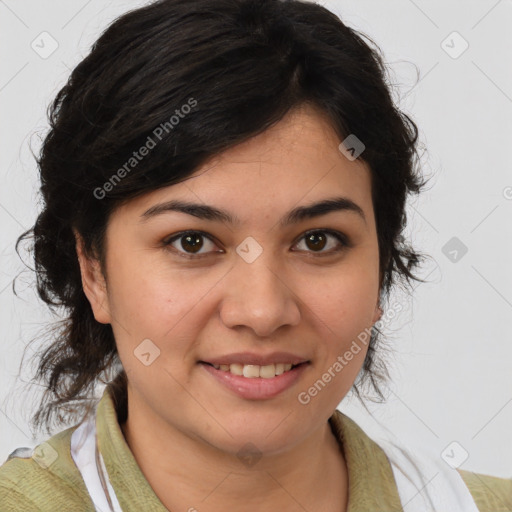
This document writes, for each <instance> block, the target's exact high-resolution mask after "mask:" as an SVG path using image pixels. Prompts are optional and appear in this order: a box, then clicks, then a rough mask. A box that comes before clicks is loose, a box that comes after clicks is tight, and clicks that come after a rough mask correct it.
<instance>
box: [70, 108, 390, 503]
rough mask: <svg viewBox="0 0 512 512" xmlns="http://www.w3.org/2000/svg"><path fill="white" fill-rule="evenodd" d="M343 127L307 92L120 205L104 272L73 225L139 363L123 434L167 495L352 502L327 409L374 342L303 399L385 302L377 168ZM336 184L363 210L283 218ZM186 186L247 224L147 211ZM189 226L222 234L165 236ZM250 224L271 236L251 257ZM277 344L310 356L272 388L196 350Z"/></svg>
mask: <svg viewBox="0 0 512 512" xmlns="http://www.w3.org/2000/svg"><path fill="white" fill-rule="evenodd" d="M340 142H341V141H340V139H339V137H338V136H337V134H336V133H335V131H334V130H333V128H332V126H331V125H330V123H329V121H328V119H327V117H325V115H324V114H323V113H322V112H321V111H319V110H317V109H316V108H314V107H312V106H303V107H300V108H297V109H295V110H293V111H291V112H290V113H289V114H288V115H287V116H286V117H285V118H283V119H282V120H281V121H280V122H279V123H277V124H275V125H274V126H273V127H271V128H269V129H268V130H267V131H265V132H264V133H262V134H260V135H258V136H256V137H254V138H252V139H250V140H248V141H246V142H244V143H242V144H240V145H238V146H235V147H232V148H230V149H229V150H227V151H225V152H223V153H222V154H220V155H218V156H216V157H215V158H212V159H211V160H210V161H209V162H207V163H205V165H203V166H202V167H201V168H199V169H197V170H196V172H194V174H193V175H192V177H190V178H188V179H187V180H185V181H183V182H180V183H179V184H176V185H173V186H170V187H165V188H161V189H158V190H156V191H154V192H150V193H147V194H145V195H144V196H141V197H139V198H136V199H133V200H130V201H129V202H127V203H126V204H125V205H123V206H121V207H119V208H118V209H117V210H115V211H114V212H113V214H112V215H111V218H110V220H109V224H108V228H107V233H106V240H107V244H106V247H107V249H106V276H107V277H105V276H104V275H103V274H102V273H101V271H100V270H99V264H98V262H97V260H95V259H94V258H87V257H85V256H84V253H83V251H82V249H81V239H80V237H79V235H78V234H77V251H78V255H79V261H80V266H81V270H82V282H83V286H84V291H85V293H86V295H87V297H88V299H89V301H90V303H91V307H92V309H93V312H94V316H95V318H96V320H97V321H98V322H101V323H110V324H111V325H112V328H113V332H114V335H115V339H116V344H117V348H118V352H119V356H120V359H121V361H122V363H123V366H124V368H125V370H126V372H127V374H128V419H127V422H126V423H125V424H123V425H122V429H123V432H124V435H125V438H126V441H127V443H128V445H129V447H130V449H131V451H132V452H133V454H134V457H135V459H136V461H137V463H138V464H139V466H140V468H141V470H142V472H143V473H144V475H145V477H146V479H147V480H148V482H149V483H150V485H151V486H152V488H153V489H154V491H155V493H156V494H157V496H158V497H159V499H160V500H161V501H162V503H163V504H164V505H165V506H166V507H167V508H168V509H170V510H189V509H191V508H192V507H195V508H197V509H198V510H201V511H209V512H216V511H220V510H230V509H232V510H236V509H239V508H240V499H241V497H243V498H242V499H243V509H244V511H246V512H253V511H263V510H269V509H270V507H272V508H273V509H274V507H275V509H276V510H284V511H298V510H301V511H303V510H304V509H306V510H324V511H329V512H330V511H333V512H334V511H336V512H339V511H340V510H342V511H344V510H346V509H347V503H348V476H347V467H346V462H345V460H344V457H343V452H342V450H341V449H340V447H339V445H338V442H337V440H336V438H335V437H334V435H333V433H332V431H331V429H330V426H329V424H328V423H327V421H328V419H329V417H330V416H331V415H332V414H333V412H334V410H335V408H336V407H337V406H338V404H339V403H340V402H341V401H342V400H343V398H344V397H345V395H346V394H347V392H348V391H349V389H350V388H351V387H352V384H353V382H354V380H355V378H356V377H357V374H358V373H359V370H360V369H361V366H362V364H363V362H364V358H365V355H366V352H367V346H366V345H364V344H363V345H362V350H361V351H360V352H359V353H358V354H356V355H354V357H353V359H352V360H351V361H350V362H349V363H348V364H347V365H346V366H345V367H344V368H343V370H342V371H341V372H339V373H337V374H336V377H335V378H333V379H332V380H331V382H330V383H329V384H328V385H327V386H326V387H325V388H324V389H323V390H322V391H321V392H319V393H318V395H317V396H315V397H314V398H312V399H311V401H310V402H309V403H308V404H307V405H303V404H301V403H300V402H299V401H298V399H297V397H298V394H299V393H300V392H303V391H307V389H308V388H309V387H310V386H312V384H313V383H314V382H315V381H317V380H318V379H319V378H321V376H322V374H323V373H324V372H326V371H327V369H328V368H329V367H332V365H333V363H334V362H335V361H336V359H337V357H338V356H340V355H343V354H344V353H345V352H346V350H348V348H349V347H350V346H351V344H352V342H353V341H354V340H356V339H357V336H358V334H360V333H361V332H363V331H364V330H365V329H369V328H371V326H372V325H373V324H374V323H375V322H376V321H377V320H378V319H379V318H380V314H381V313H382V311H381V310H380V309H379V307H378V299H379V286H380V283H381V281H380V278H381V276H380V274H379V253H378V241H377V232H376V225H375V215H374V210H373V204H372V198H371V173H370V170H369V168H368V167H367V165H366V164H365V163H364V162H363V161H361V160H360V159H356V160H354V161H350V160H348V159H347V158H346V157H345V156H344V155H343V154H342V153H341V152H340V151H339V149H338V145H339V143H340ZM338 195H342V196H345V197H348V198H350V199H351V200H353V201H354V202H355V203H357V204H358V205H359V206H360V207H361V208H362V210H363V211H364V214H365V218H366V220H363V219H362V218H361V217H359V216H358V215H356V214H355V213H354V212H350V211H336V212H331V213H328V214H326V215H322V216H319V217H317V218H314V219H309V220H304V221H301V222H300V223H298V224H296V225H290V226H288V227H286V228H280V227H279V226H278V224H277V221H278V220H279V219H280V218H281V217H282V216H284V215H285V214H286V213H287V212H288V211H289V210H291V209H292V208H294V207H296V206H299V205H308V204H310V203H312V202H315V201H319V200H322V199H327V198H332V197H333V196H338ZM177 198H179V199H184V200H189V201H193V202H199V203H205V204H208V205H213V206H215V207H217V208H220V209H225V210H228V211H229V212H230V213H231V214H233V215H236V216H237V217H239V218H240V221H241V222H240V225H233V226H230V225H228V224H225V223H222V222H218V221H209V220H203V219H199V218H196V217H193V216H190V215H187V214H185V213H180V212H167V213H165V214H162V215H158V216H156V217H153V218H151V219H148V220H147V221H145V222H141V214H142V213H143V212H145V211H146V210H147V209H148V208H150V207H151V206H153V205H155V204H158V203H161V202H164V201H167V200H170V199H177ZM312 229H318V230H322V229H332V230H336V231H339V232H341V233H344V234H345V235H346V236H348V238H349V240H350V241H351V246H350V247H343V246H342V245H341V244H340V242H338V241H337V240H336V239H335V238H334V237H332V236H330V235H329V236H328V238H327V240H326V242H325V243H326V245H325V247H323V248H322V246H320V247H319V248H316V249H315V246H314V245H311V244H309V245H308V244H307V242H306V238H305V237H304V234H305V232H307V231H309V230H312ZM185 230H202V231H204V232H206V233H208V234H209V235H211V236H212V238H213V240H212V241H209V240H208V239H207V238H202V239H201V240H202V242H203V246H202V248H201V249H200V251H199V252H200V253H201V254H203V255H206V256H203V257H202V258H197V259H195V260H194V259H187V258H185V257H182V256H180V255H179V253H182V254H183V253H185V254H186V253H187V249H188V251H189V254H192V255H193V254H194V252H193V250H192V252H190V251H191V249H190V246H187V245H185V248H183V245H182V243H183V238H181V239H177V240H175V241H174V243H173V244H172V246H167V247H165V246H164V245H163V241H164V240H166V239H169V238H171V236H172V235H174V234H175V233H178V232H180V231H185ZM324 233H325V232H324ZM249 236H251V237H253V238H254V239H255V240H256V241H257V242H258V243H259V244H260V246H261V247H262V248H263V252H262V254H261V255H260V256H259V257H258V258H257V259H256V260H255V261H254V262H252V263H250V264H249V263H247V262H246V261H245V260H243V259H242V258H241V257H240V256H239V255H238V254H237V252H236V248H237V246H238V245H239V244H241V242H242V241H244V240H245V239H246V237H249ZM324 236H325V235H324ZM171 247H172V248H174V252H173V249H172V248H171ZM336 248H340V249H341V250H340V251H339V252H332V250H333V249H336ZM219 251H220V252H219ZM319 253H323V254H322V255H320V254H319ZM327 253H330V255H327V256H326V255H325V254H327ZM147 338H149V339H150V340H152V343H154V345H155V346H157V347H158V349H159V350H160V355H159V356H158V357H157V358H156V359H155V360H154V361H153V362H152V363H151V364H150V365H148V366H146V365H144V364H142V363H141V361H140V359H139V358H138V357H136V356H135V355H134V351H136V349H137V347H138V346H139V345H140V343H141V341H142V340H144V339H147ZM278 350H279V351H281V350H283V351H289V352H292V353H295V354H298V355H301V356H303V357H305V358H307V359H308V360H310V361H311V363H310V365H309V366H308V367H307V368H306V370H305V372H304V373H303V374H302V376H301V378H300V379H299V380H298V382H296V383H295V384H294V385H293V386H292V387H291V388H289V389H287V390H285V391H284V392H282V393H281V394H279V395H278V396H276V397H274V398H271V399H266V400H249V399H244V398H241V397H239V396H237V395H235V394H234V393H233V392H232V391H230V390H228V389H227V388H225V387H224V386H223V385H222V384H220V383H218V382H217V380H216V379H214V378H213V377H212V376H211V375H210V374H208V373H207V372H206V371H205V370H204V368H203V367H202V366H201V365H199V364H198V361H199V360H208V358H209V357H210V358H211V357H215V356H220V355H224V354H228V353H232V352H241V351H251V352H257V353H264V354H267V353H269V352H272V351H278ZM149 433H151V434H149ZM248 442H250V443H252V444H253V445H254V446H256V447H257V450H258V451H259V452H260V453H261V459H260V460H259V461H258V462H257V463H256V464H255V465H253V466H252V467H248V466H247V465H245V464H244V463H243V462H242V461H241V460H240V458H239V457H238V456H237V452H238V451H239V450H240V449H241V447H242V446H244V445H245V444H246V443H248ZM205 498H206V499H205Z"/></svg>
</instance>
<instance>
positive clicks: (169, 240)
mask: <svg viewBox="0 0 512 512" xmlns="http://www.w3.org/2000/svg"><path fill="white" fill-rule="evenodd" d="M316 233H324V234H327V235H331V236H333V237H334V238H335V239H336V240H337V241H338V242H340V244H341V248H338V249H334V250H331V251H327V252H315V251H306V252H309V253H312V254H313V255H315V256H317V255H318V256H325V255H332V254H337V253H339V252H341V251H342V250H344V249H345V248H348V247H351V244H350V241H349V239H348V237H347V236H346V235H344V234H343V233H340V232H339V231H334V230H332V229H313V230H311V231H306V232H305V233H304V234H303V235H302V236H301V238H300V239H299V240H298V242H297V243H299V242H301V241H302V240H303V239H304V238H306V237H307V236H308V235H312V234H316ZM194 234H195V235H201V236H203V237H205V238H207V239H208V240H210V242H212V243H215V242H214V240H213V238H212V237H211V236H210V235H208V234H207V233H205V232H204V231H197V230H192V231H181V232H180V233H177V234H175V235H173V236H172V237H171V238H167V239H165V240H164V241H163V242H162V243H163V245H164V247H165V248H168V249H169V250H171V251H172V252H175V253H177V254H178V255H179V256H181V257H183V258H187V259H199V258H203V257H205V256H208V255H209V254H211V253H203V254H191V253H186V252H182V251H178V250H176V249H175V248H171V247H169V246H170V245H171V244H172V243H173V242H174V241H176V240H179V239H180V238H182V237H184V236H185V235H194ZM295 245H296V244H295ZM299 252H300V251H299Z"/></svg>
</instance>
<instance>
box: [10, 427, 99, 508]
mask: <svg viewBox="0 0 512 512" xmlns="http://www.w3.org/2000/svg"><path fill="white" fill-rule="evenodd" d="M75 429H76V426H74V427H70V428H68V429H66V430H64V431H62V432H59V433H58V434H56V435H54V436H52V437H50V438H49V439H48V440H47V441H44V442H43V443H40V444H39V445H37V446H36V447H35V448H34V449H33V450H32V449H17V450H15V451H14V452H12V453H11V455H10V456H9V458H8V459H7V460H6V461H5V462H4V463H3V464H2V465H1V466H0V503H1V504H2V508H1V512H14V511H19V510H23V511H24V512H46V511H48V512H49V511H52V512H53V511H55V510H59V509H61V510H82V511H84V512H94V506H93V504H92V501H91V500H90V497H89V494H88V492H87V488H86V487H85V484H84V481H83V479H82V476H81V474H80V472H79V471H78V468H77V467H76V465H75V463H74V461H73V459H72V457H71V434H72V433H73V431H74V430H75Z"/></svg>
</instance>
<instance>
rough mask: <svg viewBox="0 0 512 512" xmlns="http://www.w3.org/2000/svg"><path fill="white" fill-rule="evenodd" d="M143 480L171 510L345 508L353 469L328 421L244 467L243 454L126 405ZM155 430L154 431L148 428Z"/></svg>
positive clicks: (329, 511) (127, 430) (336, 511)
mask: <svg viewBox="0 0 512 512" xmlns="http://www.w3.org/2000/svg"><path fill="white" fill-rule="evenodd" d="M121 428H122V431H123V434H124V437H125V439H126V442H127V444H128V446H129V447H130V449H131V451H132V453H133V456H134V458H135V460H136V461H137V464H138V465H139V467H140V469H141V470H142V473H143V474H144V476H145V478H146V480H147V481H148V482H149V484H150V485H151V487H152V488H153V490H154V492H155V494H156V495H157V496H158V498H159V499H160V501H161V502H162V504H163V505H164V506H165V507H166V508H167V509H168V510H191V511H192V510H195V509H197V510H201V508H204V505H205V503H204V502H205V501H206V506H207V507H208V508H207V509H208V511H210V512H217V511H221V510H222V511H224V510H226V509H228V510H229V509H239V508H240V502H241V497H243V498H242V499H243V510H244V511H246V512H260V511H263V510H268V509H269V507H272V508H274V507H277V508H278V509H279V510H282V511H286V512H287V511H292V510H293V511H296V510H297V511H298V510H301V511H302V510H323V511H325V512H340V511H341V512H345V511H346V510H347V502H348V473H347V468H346V463H345V460H344V457H343V452H342V449H341V447H340V445H339V443H338V440H337V439H336V438H335V436H334V434H333V432H332V430H331V427H330V425H329V423H328V422H325V424H323V425H322V426H321V427H320V428H319V429H318V430H317V431H315V432H314V433H312V434H311V435H310V436H309V437H308V438H307V439H306V440H304V441H303V442H301V443H299V444H298V445H296V446H294V447H293V448H292V449H291V450H289V451H286V452H282V453H279V454H277V455H276V454H273V455H265V454H263V455H262V456H261V458H260V459H259V460H258V461H257V462H256V463H254V464H252V465H251V464H248V465H247V467H245V468H244V467H242V469H241V464H240V460H239V459H238V457H236V456H234V455H232V454H227V453H225V452H219V451H218V450H217V449H216V448H215V447H212V446H211V445H209V444H208V443H206V442H205V441H203V440H200V439H196V438H192V437H190V436H188V435H187V434H186V433H184V432H182V431H180V430H177V429H175V428H173V427H172V426H169V425H168V424H167V423H164V422H159V421H158V420H155V418H154V417H151V416H150V415H149V414H148V413H147V410H143V409H141V408H139V407H131V408H129V414H128V418H127V420H126V422H125V423H123V424H122V425H121ZM149 431H151V432H153V433H154V434H153V435H151V436H148V435H146V434H145V433H146V432H149Z"/></svg>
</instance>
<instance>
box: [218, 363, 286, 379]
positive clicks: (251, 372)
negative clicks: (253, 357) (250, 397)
mask: <svg viewBox="0 0 512 512" xmlns="http://www.w3.org/2000/svg"><path fill="white" fill-rule="evenodd" d="M213 367H214V368H216V369H217V370H219V369H220V370H222V371H223V372H231V373H233V374H234V375H240V376H243V377H247V378H248V379H254V378H257V377H260V378H262V379H272V378H273V377H275V376H277V375H281V374H283V373H284V372H287V371H290V370H291V369H292V364H291V363H277V364H267V365H265V366H259V365H257V364H238V363H234V364H221V365H218V364H214V365H213Z"/></svg>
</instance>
